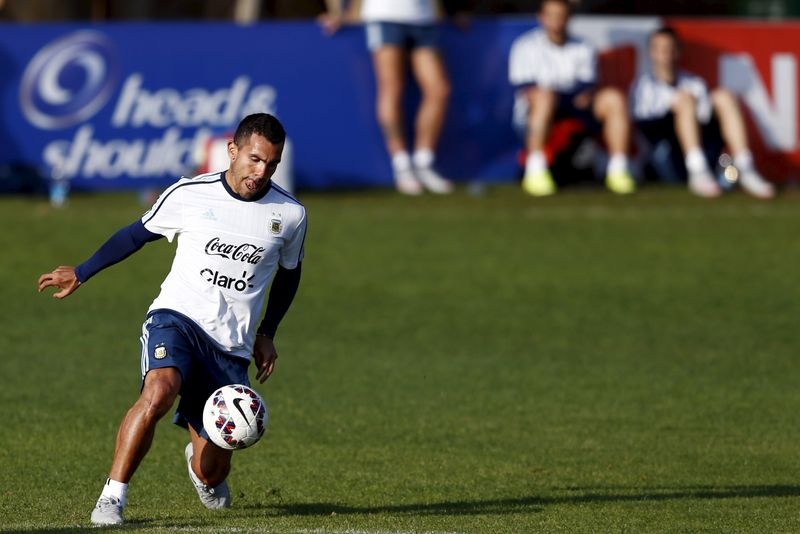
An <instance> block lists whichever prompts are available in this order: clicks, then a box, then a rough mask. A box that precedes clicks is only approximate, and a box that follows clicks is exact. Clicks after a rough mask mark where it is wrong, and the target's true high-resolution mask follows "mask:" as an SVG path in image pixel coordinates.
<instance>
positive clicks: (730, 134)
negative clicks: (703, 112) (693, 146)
mask: <svg viewBox="0 0 800 534" xmlns="http://www.w3.org/2000/svg"><path fill="white" fill-rule="evenodd" d="M711 105H712V106H714V111H715V112H716V115H717V119H718V120H719V127H720V130H722V140H723V141H725V144H726V145H727V146H728V148H729V149H730V151H731V153H732V154H738V153H739V152H742V151H744V150H748V149H749V147H748V146H747V129H746V127H745V124H744V117H743V116H742V110H741V108H740V107H739V103H738V102H737V101H736V97H735V96H733V95H732V94H731V93H730V91H727V90H725V89H715V90H714V91H712V92H711Z"/></svg>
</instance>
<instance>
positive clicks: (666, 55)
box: [650, 33, 679, 71]
mask: <svg viewBox="0 0 800 534" xmlns="http://www.w3.org/2000/svg"><path fill="white" fill-rule="evenodd" d="M678 52H679V50H678V45H677V43H676V42H675V39H673V38H672V36H670V35H664V34H660V33H657V34H655V35H654V36H653V37H652V38H651V39H650V61H651V62H652V64H653V67H654V68H655V69H659V70H667V71H672V70H673V69H674V68H675V65H676V64H677V63H678Z"/></svg>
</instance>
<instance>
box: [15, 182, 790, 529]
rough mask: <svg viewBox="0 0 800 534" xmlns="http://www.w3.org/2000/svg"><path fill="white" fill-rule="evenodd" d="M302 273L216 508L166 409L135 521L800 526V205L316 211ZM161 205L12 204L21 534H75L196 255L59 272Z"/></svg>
mask: <svg viewBox="0 0 800 534" xmlns="http://www.w3.org/2000/svg"><path fill="white" fill-rule="evenodd" d="M301 199H302V200H303V201H304V203H305V204H306V207H307V208H308V210H309V220H310V229H309V235H308V240H307V243H306V261H305V263H304V279H303V283H302V285H301V289H300V294H299V296H298V298H297V300H296V301H295V305H294V307H293V308H292V310H291V311H290V314H289V316H288V317H287V319H286V320H285V321H284V323H283V325H282V328H281V331H280V332H279V337H278V339H277V346H278V350H279V352H280V354H281V357H280V359H279V360H278V364H277V366H276V371H275V374H274V375H273V377H272V378H271V379H270V380H269V381H268V382H267V383H266V384H265V385H264V386H260V387H258V388H257V389H259V391H260V392H261V393H262V394H263V395H264V397H265V398H266V400H267V402H268V404H269V406H270V415H271V421H270V428H269V430H268V432H267V435H266V436H265V439H264V440H263V441H262V442H261V443H259V444H258V445H257V446H256V447H254V448H253V449H249V450H245V451H242V452H239V453H237V454H236V457H235V461H234V467H233V472H232V474H231V477H230V479H229V480H230V483H231V488H232V490H233V495H234V507H233V508H232V509H230V510H227V511H222V512H211V511H207V510H205V509H203V508H201V505H200V504H199V501H198V500H197V497H196V495H195V493H194V489H193V488H192V487H191V485H190V484H189V481H188V477H187V475H186V468H185V464H184V460H183V453H182V451H183V447H184V445H185V443H186V441H187V435H186V433H185V431H182V430H180V429H178V428H177V427H174V426H173V425H171V424H170V423H169V422H168V421H167V420H165V421H163V422H162V423H161V425H160V426H159V430H158V432H157V435H156V440H155V443H154V445H153V448H152V450H151V452H150V454H149V456H148V457H147V458H146V460H145V462H144V464H143V465H142V467H141V469H140V470H139V472H137V474H136V476H135V477H134V479H133V481H132V484H131V488H130V491H129V497H128V498H129V505H128V507H127V508H126V517H127V519H128V520H129V521H130V525H129V526H127V527H126V528H125V529H124V531H125V532H138V531H144V532H159V531H164V532H167V531H179V532H274V533H308V534H311V533H313V534H328V533H330V534H333V533H346V532H347V533H362V532H363V533H388V532H470V533H472V532H475V533H495V532H598V533H605V532H631V533H640V532H687V533H688V532H725V533H728V532H754V533H764V532H770V533H773V532H800V448H798V443H800V415H798V414H800V387H798V384H800V354H798V352H799V351H798V349H799V348H800V342H799V341H798V302H800V283H798V278H799V275H798V268H799V267H800V238H798V228H800V196H798V194H797V193H791V194H788V195H785V196H784V197H782V198H779V199H778V200H776V201H775V202H772V203H763V202H758V201H755V200H751V199H749V198H746V197H745V196H743V195H739V194H736V195H731V196H729V197H726V198H723V199H720V200H718V201H704V200H701V199H697V198H693V197H691V196H690V195H689V194H688V193H687V192H686V191H684V190H682V189H659V188H650V189H645V190H644V191H643V192H642V193H639V194H637V195H636V196H634V197H631V198H619V197H613V196H612V195H610V194H607V193H605V192H603V191H599V190H586V189H577V190H571V191H569V190H568V191H566V192H565V193H564V194H561V195H559V196H557V197H554V198H552V199H546V200H538V201H536V200H532V199H529V198H524V197H523V196H522V194H521V193H520V192H518V190H517V189H516V188H510V187H508V188H506V187H503V188H498V189H495V190H491V191H490V192H489V194H488V195H487V196H485V197H482V198H472V197H469V196H467V195H466V194H465V193H463V192H459V193H458V194H455V195H453V196H451V197H448V198H433V197H425V198H421V199H409V198H400V197H398V196H395V195H393V194H390V193H378V192H368V193H360V194H332V195H322V194H307V195H303V196H302V197H301ZM142 211H143V209H142V208H141V207H139V206H138V205H137V203H136V198H135V196H134V195H101V196H92V197H88V196H76V197H75V198H73V199H72V201H71V205H70V206H69V208H67V209H64V210H53V209H51V208H50V207H49V206H48V205H47V204H46V203H45V202H44V201H43V200H38V201H32V200H29V199H20V198H3V199H0V221H2V226H3V228H4V232H3V233H2V234H1V235H0V250H2V258H3V259H2V261H0V279H2V290H0V291H2V296H3V304H4V305H3V312H2V313H3V321H2V324H3V330H2V334H1V335H0V380H2V382H1V384H2V387H1V388H0V401H2V405H3V406H4V407H5V410H6V412H5V413H6V415H7V416H8V417H6V418H5V422H6V424H5V428H4V429H3V431H2V433H0V444H1V446H0V532H20V531H26V532H27V531H36V532H74V531H78V530H80V529H82V528H85V527H87V526H88V524H89V522H88V519H89V513H90V511H91V508H92V507H93V505H94V501H95V499H96V498H97V496H98V494H99V491H100V487H101V484H102V483H103V481H104V480H105V475H106V472H107V469H108V466H109V464H110V459H111V454H112V450H113V442H114V435H115V432H116V427H117V424H118V423H119V421H120V419H121V417H122V415H123V414H124V412H125V410H126V409H127V407H128V406H129V405H130V404H131V403H132V402H133V401H134V400H135V398H136V396H137V393H138V386H139V342H138V336H139V333H140V328H141V323H142V320H143V318H144V314H145V311H146V309H147V306H148V305H149V303H150V301H151V300H152V299H153V297H154V296H155V295H156V293H157V291H158V286H159V284H160V282H161V280H162V279H163V277H164V275H165V274H166V272H167V271H168V269H169V265H170V262H171V257H172V254H173V246H172V245H170V244H168V243H167V242H166V241H159V242H157V243H154V244H150V245H148V246H147V247H145V249H143V250H142V251H140V252H139V253H137V254H136V255H135V256H133V257H131V258H129V259H128V260H127V261H126V262H124V263H122V264H119V265H116V266H114V267H112V268H110V269H109V270H107V271H105V272H103V273H102V274H100V275H98V276H97V277H96V278H94V279H93V280H91V282H89V283H87V284H86V285H85V286H84V287H82V288H81V289H80V290H79V291H78V292H77V293H76V294H75V295H73V296H72V297H70V298H69V299H67V300H65V301H56V300H54V299H52V298H50V297H49V296H47V295H40V294H37V293H36V290H35V286H36V279H37V278H38V276H39V275H40V274H41V273H43V272H45V271H49V270H50V269H52V268H53V267H55V266H56V265H59V264H77V263H79V262H80V261H82V260H83V259H85V258H86V257H88V255H90V254H91V253H92V252H93V251H94V250H95V248H96V247H97V246H98V245H99V244H100V243H102V241H103V240H104V239H105V238H106V237H107V236H108V235H110V234H111V233H112V232H113V231H115V230H116V229H117V228H118V227H120V226H122V225H124V224H128V223H130V222H132V221H133V220H134V219H135V218H136V217H137V216H139V215H140V213H141V212H142Z"/></svg>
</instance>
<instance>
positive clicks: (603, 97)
mask: <svg viewBox="0 0 800 534" xmlns="http://www.w3.org/2000/svg"><path fill="white" fill-rule="evenodd" d="M592 112H593V113H594V116H595V118H596V119H597V120H599V121H600V122H601V123H602V125H603V141H605V143H606V147H608V152H609V154H611V155H612V156H613V155H616V154H623V155H625V154H627V153H628V147H629V145H630V139H631V122H630V118H629V117H628V105H627V102H626V99H625V95H623V94H622V92H621V91H620V90H619V89H615V88H611V87H606V88H604V89H600V90H599V91H598V92H597V94H596V95H595V98H594V103H593V105H592Z"/></svg>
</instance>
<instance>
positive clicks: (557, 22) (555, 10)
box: [539, 2, 569, 43]
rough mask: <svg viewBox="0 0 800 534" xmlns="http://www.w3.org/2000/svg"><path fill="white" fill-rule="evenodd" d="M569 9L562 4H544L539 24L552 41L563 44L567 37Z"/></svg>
mask: <svg viewBox="0 0 800 534" xmlns="http://www.w3.org/2000/svg"><path fill="white" fill-rule="evenodd" d="M568 22H569V7H568V6H567V5H566V4H564V3H562V2H543V3H542V9H541V11H539V24H541V25H542V28H544V31H545V32H547V36H548V37H550V39H551V40H553V41H555V42H558V43H561V42H563V41H564V40H565V39H566V37H567V23H568Z"/></svg>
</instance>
